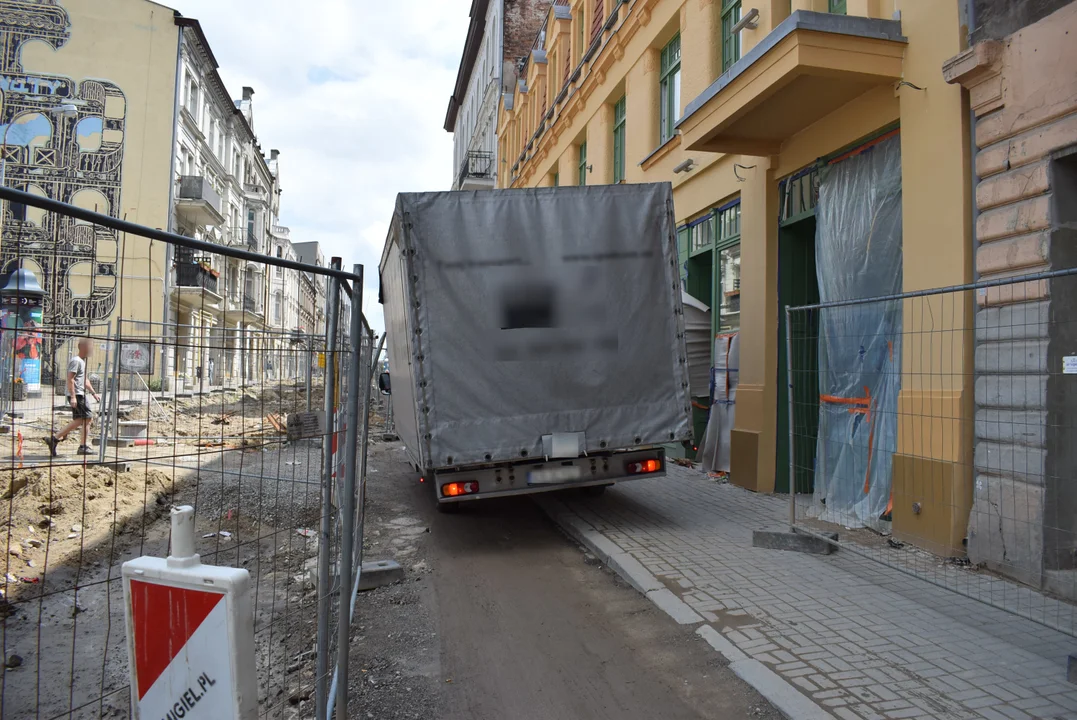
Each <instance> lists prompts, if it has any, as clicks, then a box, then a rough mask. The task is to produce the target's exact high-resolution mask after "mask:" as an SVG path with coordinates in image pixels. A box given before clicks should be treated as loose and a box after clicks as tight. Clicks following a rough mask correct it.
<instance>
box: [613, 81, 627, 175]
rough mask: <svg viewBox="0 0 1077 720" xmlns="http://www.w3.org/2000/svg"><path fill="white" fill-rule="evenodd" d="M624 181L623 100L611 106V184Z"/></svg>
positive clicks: (622, 97)
mask: <svg viewBox="0 0 1077 720" xmlns="http://www.w3.org/2000/svg"><path fill="white" fill-rule="evenodd" d="M624 179H625V98H624V96H623V95H622V96H621V99H620V100H618V101H617V104H616V105H614V106H613V182H614V184H617V183H620V182H624Z"/></svg>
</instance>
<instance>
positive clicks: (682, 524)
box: [546, 467, 1077, 720]
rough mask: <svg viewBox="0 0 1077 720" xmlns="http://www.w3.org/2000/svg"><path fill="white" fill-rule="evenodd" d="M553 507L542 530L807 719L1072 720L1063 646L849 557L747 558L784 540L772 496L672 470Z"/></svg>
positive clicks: (1075, 688)
mask: <svg viewBox="0 0 1077 720" xmlns="http://www.w3.org/2000/svg"><path fill="white" fill-rule="evenodd" d="M563 503H564V504H563V505H562V504H560V503H559V502H557V501H554V502H553V503H547V505H546V506H547V509H548V511H550V509H551V508H554V509H553V510H552V511H551V515H553V516H554V518H555V520H558V521H559V522H561V523H562V524H567V523H566V518H567V519H568V521H569V522H570V523H572V524H575V526H576V529H577V530H579V528H580V527H584V528H588V532H589V531H590V528H593V529H594V530H595V531H597V533H598V534H597V535H593V537H596V538H599V542H601V543H602V544H604V545H605V547H606V548H607V550H609V552H610V554H612V553H613V552H619V553H620V552H623V553H627V556H624V555H622V557H628V558H630V559H627V560H625V561H624V562H628V563H632V564H633V565H634V563H633V561H632V560H631V559H632V558H634V560H635V561H638V562H639V563H640V564H641V565H642V567H643V568H645V569H646V570H647V571H649V573H650V574H651V575H653V576H654V577H655V578H656V579H657V581H658V582H659V583H661V584H662V585H664V586H665V588H662V589H661V590H652V592H650V593H648V594H649V596H651V597H652V598H653V599H654V600H655V601H656V602H658V603H659V604H660V605H661V604H662V602H661V600H662V597H663V596H666V597H668V593H666V589H667V588H668V590H669V591H671V592H672V593H673V594H675V595H676V596H678V597H679V598H680V599H681V600H683V601H684V603H687V605H688V606H689V607H691V608H692V610H694V611H695V612H696V613H697V614H698V617H695V616H692V617H689V618H681V619H680V621H681V622H686V621H687V622H690V621H691V620H692V619H693V618H695V620H696V621H697V622H698V624H700V625H701V626H703V627H704V629H703V630H702V631H700V634H701V635H703V636H706V635H707V633H710V632H711V631H709V630H706V629H705V626H707V625H709V626H710V627H713V628H714V630H716V631H717V632H718V633H720V634H721V637H718V638H717V639H716V640H715V641H714V642H712V644H716V645H720V646H723V647H726V648H728V649H727V651H726V652H725V654H726V656H727V657H730V655H735V656H739V657H744V656H746V657H748V658H752V659H754V660H756V661H759V663H762V665H763V666H765V668H767V669H769V670H770V671H773V673H774V674H776V675H777V676H778V678H780V679H781V680H784V681H785V683H788V684H789V685H791V686H792V687H794V688H796V690H798V691H799V693H800V694H802V695H803V698H801V697H797V698H796V701H797V702H802V701H803V699H804V698H808V699H810V700H811V701H813V702H814V703H815V704H816V705H817V706H818V707H819V708H820V709H821V710H823V711H825V713H823V714H817V715H816V716H817V717H826V716H827V715H826V714H827V713H828V714H829V716H830V717H834V718H841V719H842V720H857V719H860V718H948V719H949V718H989V719H990V720H1003V719H1007V718H1008V719H1017V720H1020V719H1023V718H1066V719H1070V718H1073V719H1077V685H1073V684H1070V683H1068V682H1067V681H1066V661H1067V657H1068V655H1069V654H1071V653H1075V652H1077V639H1075V638H1073V637H1071V636H1069V635H1066V634H1064V633H1061V632H1057V631H1055V630H1051V629H1050V628H1046V627H1044V626H1042V625H1039V624H1036V623H1033V622H1031V621H1028V620H1025V619H1022V618H1019V617H1017V616H1014V615H1012V614H1010V613H1007V612H1004V611H1002V610H998V609H995V608H992V607H990V606H988V605H985V604H984V603H980V602H977V601H975V600H973V599H970V598H967V597H964V596H962V595H959V594H956V593H953V592H950V591H948V590H945V589H943V588H939V587H936V586H935V585H932V584H930V583H928V582H926V581H922V580H918V579H917V578H913V577H910V576H909V575H907V574H904V573H901V572H898V571H897V570H895V569H892V568H888V567H886V566H885V565H882V564H880V563H876V562H872V561H871V560H869V559H867V558H865V557H863V556H860V555H857V554H856V553H852V552H848V551H845V550H842V551H839V552H837V553H835V554H833V555H828V556H817V555H804V554H800V553H791V552H782V551H778V550H766V549H759V548H753V547H752V531H754V530H785V529H787V526H786V524H785V523H786V521H787V517H788V504H787V501H786V500H784V499H782V498H781V497H774V496H766V495H758V494H755V493H750V492H748V491H745V490H742V489H740V488H738V487H735V486H733V485H728V484H721V483H718V482H716V481H714V480H712V479H710V478H707V477H706V476H705V475H703V474H702V473H700V472H699V471H695V470H688V469H685V468H680V467H673V468H671V470H670V475H669V477H666V478H658V479H654V480H638V481H634V482H630V483H623V484H620V485H618V486H617V487H615V488H612V489H611V490H610V491H609V492H608V493H606V494H605V496H603V497H601V498H597V499H583V498H571V499H565V500H563ZM652 582H653V580H652ZM641 589H646V588H641ZM677 604H678V605H680V604H679V603H677ZM680 607H682V608H683V605H680ZM689 615H691V613H689ZM712 634H713V633H712ZM723 638H724V640H723ZM741 653H743V655H740V654H741ZM762 672H763V673H765V674H767V675H769V676H770V677H773V675H772V674H771V673H768V672H767V670H762ZM775 680H777V678H775ZM785 683H782V682H780V680H779V681H778V684H780V685H785ZM786 687H788V686H786ZM795 705H796V703H794V706H795ZM806 705H807V706H808V707H810V706H811V705H810V703H806ZM787 714H788V713H787Z"/></svg>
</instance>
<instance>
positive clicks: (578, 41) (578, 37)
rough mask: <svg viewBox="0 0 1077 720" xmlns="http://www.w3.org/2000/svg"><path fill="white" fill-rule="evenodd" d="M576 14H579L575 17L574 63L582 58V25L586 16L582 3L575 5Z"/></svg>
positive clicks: (585, 21) (578, 62)
mask: <svg viewBox="0 0 1077 720" xmlns="http://www.w3.org/2000/svg"><path fill="white" fill-rule="evenodd" d="M576 14H577V15H578V16H579V17H577V18H576V64H577V65H579V64H580V62H581V61H582V60H583V51H584V47H583V39H584V37H585V36H584V29H583V28H584V25H586V24H587V18H586V17H584V16H585V14H586V13H584V3H583V2H582V0H581V2H580V4H579V5H578V6H577V10H576Z"/></svg>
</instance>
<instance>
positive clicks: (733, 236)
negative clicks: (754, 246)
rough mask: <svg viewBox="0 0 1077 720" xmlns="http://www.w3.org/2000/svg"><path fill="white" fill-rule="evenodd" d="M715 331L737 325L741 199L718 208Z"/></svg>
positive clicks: (731, 328) (725, 330) (738, 318)
mask: <svg viewBox="0 0 1077 720" xmlns="http://www.w3.org/2000/svg"><path fill="white" fill-rule="evenodd" d="M717 219H718V245H717V247H718V268H717V269H718V292H719V293H720V295H719V296H718V303H717V304H718V327H717V328H716V329H717V331H718V332H729V331H731V330H737V329H739V328H740V202H739V201H737V202H735V203H734V204H732V205H729V206H727V207H725V208H719V210H718V213H717Z"/></svg>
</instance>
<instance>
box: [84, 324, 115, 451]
mask: <svg viewBox="0 0 1077 720" xmlns="http://www.w3.org/2000/svg"><path fill="white" fill-rule="evenodd" d="M111 341H112V321H109V324H108V331H107V332H106V333H105V377H104V378H103V380H104V382H102V383H101V389H102V390H104V391H105V402H103V403H101V405H100V406H99V407H98V408H97V417H98V421H99V422H100V423H101V446H100V447H99V448H98V452H97V459H98V462H102V463H103V462H105V441H106V439H107V438H108V420H107V418H108V413H109V408H110V407H111V403H112V387H111V385H112V382H111V380H112V378H111V376H110V375H109V374H108V361H109V357H108V356H109V352H108V351H109V347H108V346H109V343H110V342H111ZM87 441H89V440H88V439H87Z"/></svg>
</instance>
